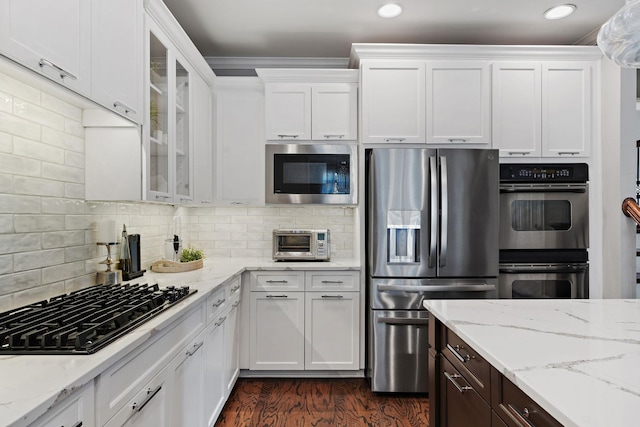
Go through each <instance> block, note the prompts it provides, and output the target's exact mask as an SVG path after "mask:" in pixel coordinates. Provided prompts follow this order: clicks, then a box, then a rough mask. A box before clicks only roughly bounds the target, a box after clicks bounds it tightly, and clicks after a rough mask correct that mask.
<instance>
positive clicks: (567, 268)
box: [498, 263, 589, 299]
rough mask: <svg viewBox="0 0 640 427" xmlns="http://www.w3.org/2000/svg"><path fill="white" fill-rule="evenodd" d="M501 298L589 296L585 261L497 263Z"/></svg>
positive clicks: (587, 271)
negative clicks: (498, 265) (498, 264)
mask: <svg viewBox="0 0 640 427" xmlns="http://www.w3.org/2000/svg"><path fill="white" fill-rule="evenodd" d="M498 280H499V284H498V293H499V297H500V298H513V299H526V298H536V299H543V298H566V299H570V298H589V266H588V264H587V263H570V264H569V263H558V264H525V263H523V264H500V275H499V278H498Z"/></svg>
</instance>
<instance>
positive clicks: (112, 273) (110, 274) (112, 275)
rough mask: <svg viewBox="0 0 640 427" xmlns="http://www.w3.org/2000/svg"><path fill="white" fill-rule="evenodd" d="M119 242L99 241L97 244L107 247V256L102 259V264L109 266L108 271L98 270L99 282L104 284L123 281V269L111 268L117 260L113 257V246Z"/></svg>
mask: <svg viewBox="0 0 640 427" xmlns="http://www.w3.org/2000/svg"><path fill="white" fill-rule="evenodd" d="M117 244H118V242H97V243H96V245H103V246H106V247H107V258H106V259H105V260H104V261H100V264H105V265H106V266H107V269H106V271H98V278H97V282H98V284H103V285H119V284H121V283H122V270H111V266H112V265H113V264H115V261H114V260H113V259H112V258H111V246H115V245H117Z"/></svg>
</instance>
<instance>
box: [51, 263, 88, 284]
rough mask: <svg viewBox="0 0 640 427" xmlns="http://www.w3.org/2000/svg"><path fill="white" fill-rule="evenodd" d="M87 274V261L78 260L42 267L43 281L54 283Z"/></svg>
mask: <svg viewBox="0 0 640 427" xmlns="http://www.w3.org/2000/svg"><path fill="white" fill-rule="evenodd" d="M84 274H85V263H84V262H83V261H76V262H71V263H66V264H60V265H55V266H53V267H45V268H43V269H42V283H43V284H47V283H54V282H59V281H62V280H66V279H72V278H74V277H78V276H82V275H84Z"/></svg>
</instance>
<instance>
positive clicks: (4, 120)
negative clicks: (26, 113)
mask: <svg viewBox="0 0 640 427" xmlns="http://www.w3.org/2000/svg"><path fill="white" fill-rule="evenodd" d="M0 129H2V130H3V131H4V132H8V133H10V134H12V135H16V136H22V137H25V138H29V139H38V138H39V137H40V133H41V126H40V125H38V124H36V123H33V122H30V121H29V120H25V119H23V118H21V117H16V116H14V115H13V114H9V113H3V112H0Z"/></svg>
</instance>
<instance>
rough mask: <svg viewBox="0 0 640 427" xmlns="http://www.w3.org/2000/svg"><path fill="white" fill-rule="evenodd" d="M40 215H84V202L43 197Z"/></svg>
mask: <svg viewBox="0 0 640 427" xmlns="http://www.w3.org/2000/svg"><path fill="white" fill-rule="evenodd" d="M42 213H44V214H69V215H79V214H83V213H84V201H82V200H74V199H65V198H55V197H45V198H43V199H42Z"/></svg>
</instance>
